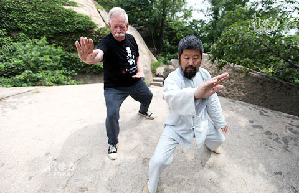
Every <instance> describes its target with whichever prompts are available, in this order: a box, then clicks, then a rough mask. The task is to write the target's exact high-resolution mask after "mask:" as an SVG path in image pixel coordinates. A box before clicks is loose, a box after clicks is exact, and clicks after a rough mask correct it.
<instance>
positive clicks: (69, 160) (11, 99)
mask: <svg viewBox="0 0 299 193" xmlns="http://www.w3.org/2000/svg"><path fill="white" fill-rule="evenodd" d="M150 89H151V90H152V92H153V94H154V97H153V101H152V104H151V106H150V110H151V111H152V112H153V113H154V114H155V116H156V118H155V120H153V121H150V120H145V119H144V118H142V117H140V116H138V114H137V111H138V109H139V104H138V102H135V101H134V100H133V99H132V98H130V97H129V98H127V99H126V100H125V101H124V103H123V105H122V107H121V110H120V127H121V131H120V136H119V140H120V143H119V159H117V160H115V161H111V160H109V159H108V157H107V148H108V146H107V137H106V131H105V117H106V107H105V100H104V96H103V84H90V85H78V86H58V87H56V86H54V87H28V88H0V93H1V95H0V174H1V175H0V182H1V183H0V192H1V193H2V192H3V193H19V192H24V193H32V192H34V193H53V192H55V193H65V192H71V193H73V192H91V193H95V192H99V193H129V192H131V193H138V192H141V190H142V188H143V186H144V185H145V183H146V182H147V179H148V162H149V160H150V158H151V156H152V154H153V152H154V149H155V146H156V144H157V142H158V139H159V137H160V135H161V133H162V131H163V122H164V120H165V119H166V116H167V113H168V108H167V104H166V103H165V101H164V100H163V99H162V95H163V88H162V87H150ZM220 101H221V103H222V108H223V111H224V115H225V117H226V120H227V122H228V125H229V126H230V128H229V132H228V133H227V134H226V142H225V143H224V144H223V146H222V154H220V155H216V154H213V153H211V152H210V151H208V150H207V149H206V148H205V147H202V148H201V149H197V148H196V147H195V143H193V145H192V147H191V148H190V149H185V148H183V147H182V146H178V148H177V149H176V151H175V156H174V161H173V163H172V165H171V166H170V167H168V168H167V169H166V170H165V172H164V173H163V174H162V175H161V180H160V183H159V186H158V192H159V193H181V192H186V193H198V192H201V193H211V192H221V193H234V192H235V193H240V192H241V193H252V192H259V193H260V192H262V193H263V192H264V193H268V192H271V193H295V192H298V191H299V185H298V181H299V165H298V164H299V140H298V138H299V118H298V117H296V116H291V115H288V114H285V113H281V112H277V111H272V110H269V109H266V108H262V107H259V106H255V105H251V104H247V103H244V102H240V101H234V100H231V99H227V98H223V97H220Z"/></svg>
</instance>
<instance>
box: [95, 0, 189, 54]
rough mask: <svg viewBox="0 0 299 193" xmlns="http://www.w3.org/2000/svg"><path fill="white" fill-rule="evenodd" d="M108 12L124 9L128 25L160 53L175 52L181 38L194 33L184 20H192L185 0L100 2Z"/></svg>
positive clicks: (115, 0) (100, 0)
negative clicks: (113, 9) (119, 8)
mask: <svg viewBox="0 0 299 193" xmlns="http://www.w3.org/2000/svg"><path fill="white" fill-rule="evenodd" d="M97 1H98V2H99V3H100V4H101V5H102V6H103V7H104V8H105V9H106V10H110V9H111V8H112V7H114V6H119V7H122V8H123V9H125V10H126V12H127V14H128V15H129V22H130V24H131V25H133V26H135V27H136V28H137V29H138V31H139V32H140V33H141V34H142V37H143V39H144V40H145V42H146V43H147V45H148V46H149V47H151V48H154V49H155V50H156V51H157V53H159V54H160V53H162V54H164V55H166V54H167V53H169V52H170V53H175V52H176V49H177V44H178V42H179V40H180V39H181V37H183V36H184V35H186V34H192V33H194V30H193V29H192V28H189V27H188V26H187V24H186V23H185V22H183V21H185V20H188V19H189V18H190V17H191V12H192V10H191V9H186V8H185V4H186V3H185V0H175V1H173V0H143V1H139V0H97Z"/></svg>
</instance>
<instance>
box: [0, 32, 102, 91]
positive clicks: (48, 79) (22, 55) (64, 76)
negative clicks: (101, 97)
mask: <svg viewBox="0 0 299 193" xmlns="http://www.w3.org/2000/svg"><path fill="white" fill-rule="evenodd" d="M17 39H23V41H21V42H15V41H14V40H13V39H12V38H10V37H7V36H6V33H5V31H2V30H0V85H1V86H6V87H11V86H51V85H61V84H78V82H76V81H74V80H73V79H72V77H73V76H74V75H76V73H77V72H86V69H87V68H86V66H87V65H86V64H85V63H83V62H81V61H80V59H79V58H78V56H76V55H74V54H72V53H69V52H66V51H64V50H63V49H62V48H61V47H58V48H57V47H55V46H53V45H48V42H47V41H46V38H42V39H40V40H38V39H34V40H30V39H28V38H27V39H26V36H25V35H22V34H21V35H20V37H19V38H17ZM101 68H102V67H101V65H95V67H93V66H91V67H90V68H88V69H94V70H95V71H100V69H101Z"/></svg>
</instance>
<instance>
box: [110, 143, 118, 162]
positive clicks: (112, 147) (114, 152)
mask: <svg viewBox="0 0 299 193" xmlns="http://www.w3.org/2000/svg"><path fill="white" fill-rule="evenodd" d="M117 156H118V154H117V147H116V145H111V144H110V145H109V147H108V157H109V159H111V160H115V159H116V158H117Z"/></svg>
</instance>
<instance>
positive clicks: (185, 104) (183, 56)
mask: <svg viewBox="0 0 299 193" xmlns="http://www.w3.org/2000/svg"><path fill="white" fill-rule="evenodd" d="M202 53H203V47H202V43H201V41H200V40H199V39H198V38H197V37H196V36H187V37H184V38H183V39H182V40H181V41H180V43H179V45H178V59H179V63H180V66H179V68H177V69H176V70H175V71H174V72H172V73H171V74H169V76H168V77H167V79H166V80H165V84H164V96H163V97H164V99H165V100H166V102H167V104H168V106H169V114H168V117H167V119H166V121H165V123H164V131H163V133H162V135H161V137H160V140H159V142H158V144H157V146H156V150H155V152H154V155H153V157H152V158H151V160H150V162H149V181H148V184H147V185H146V186H145V188H144V190H143V192H144V193H145V192H150V193H155V192H156V191H157V185H158V181H159V176H160V174H161V173H162V172H163V170H164V169H165V168H166V167H167V166H168V165H170V164H171V162H172V160H173V153H174V150H175V148H176V147H177V146H178V145H179V144H182V145H183V146H185V147H187V148H189V147H190V145H191V142H192V140H193V138H194V137H195V138H196V143H197V146H198V147H201V146H202V145H203V144H205V145H206V146H207V148H208V149H210V150H211V151H213V152H215V153H220V149H219V147H220V145H221V144H222V143H223V142H224V135H223V132H224V133H226V132H227V129H228V126H227V124H226V122H225V120H224V116H223V115H222V109H221V106H220V102H219V99H218V97H217V94H216V93H215V92H217V91H219V90H221V89H222V88H223V86H222V85H219V83H221V82H222V81H224V80H225V79H226V78H228V77H229V75H228V73H224V74H222V75H219V76H216V77H214V78H211V76H210V74H209V73H208V72H207V71H206V70H205V69H203V68H200V64H201V59H202ZM209 117H210V119H211V121H210V119H209Z"/></svg>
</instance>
